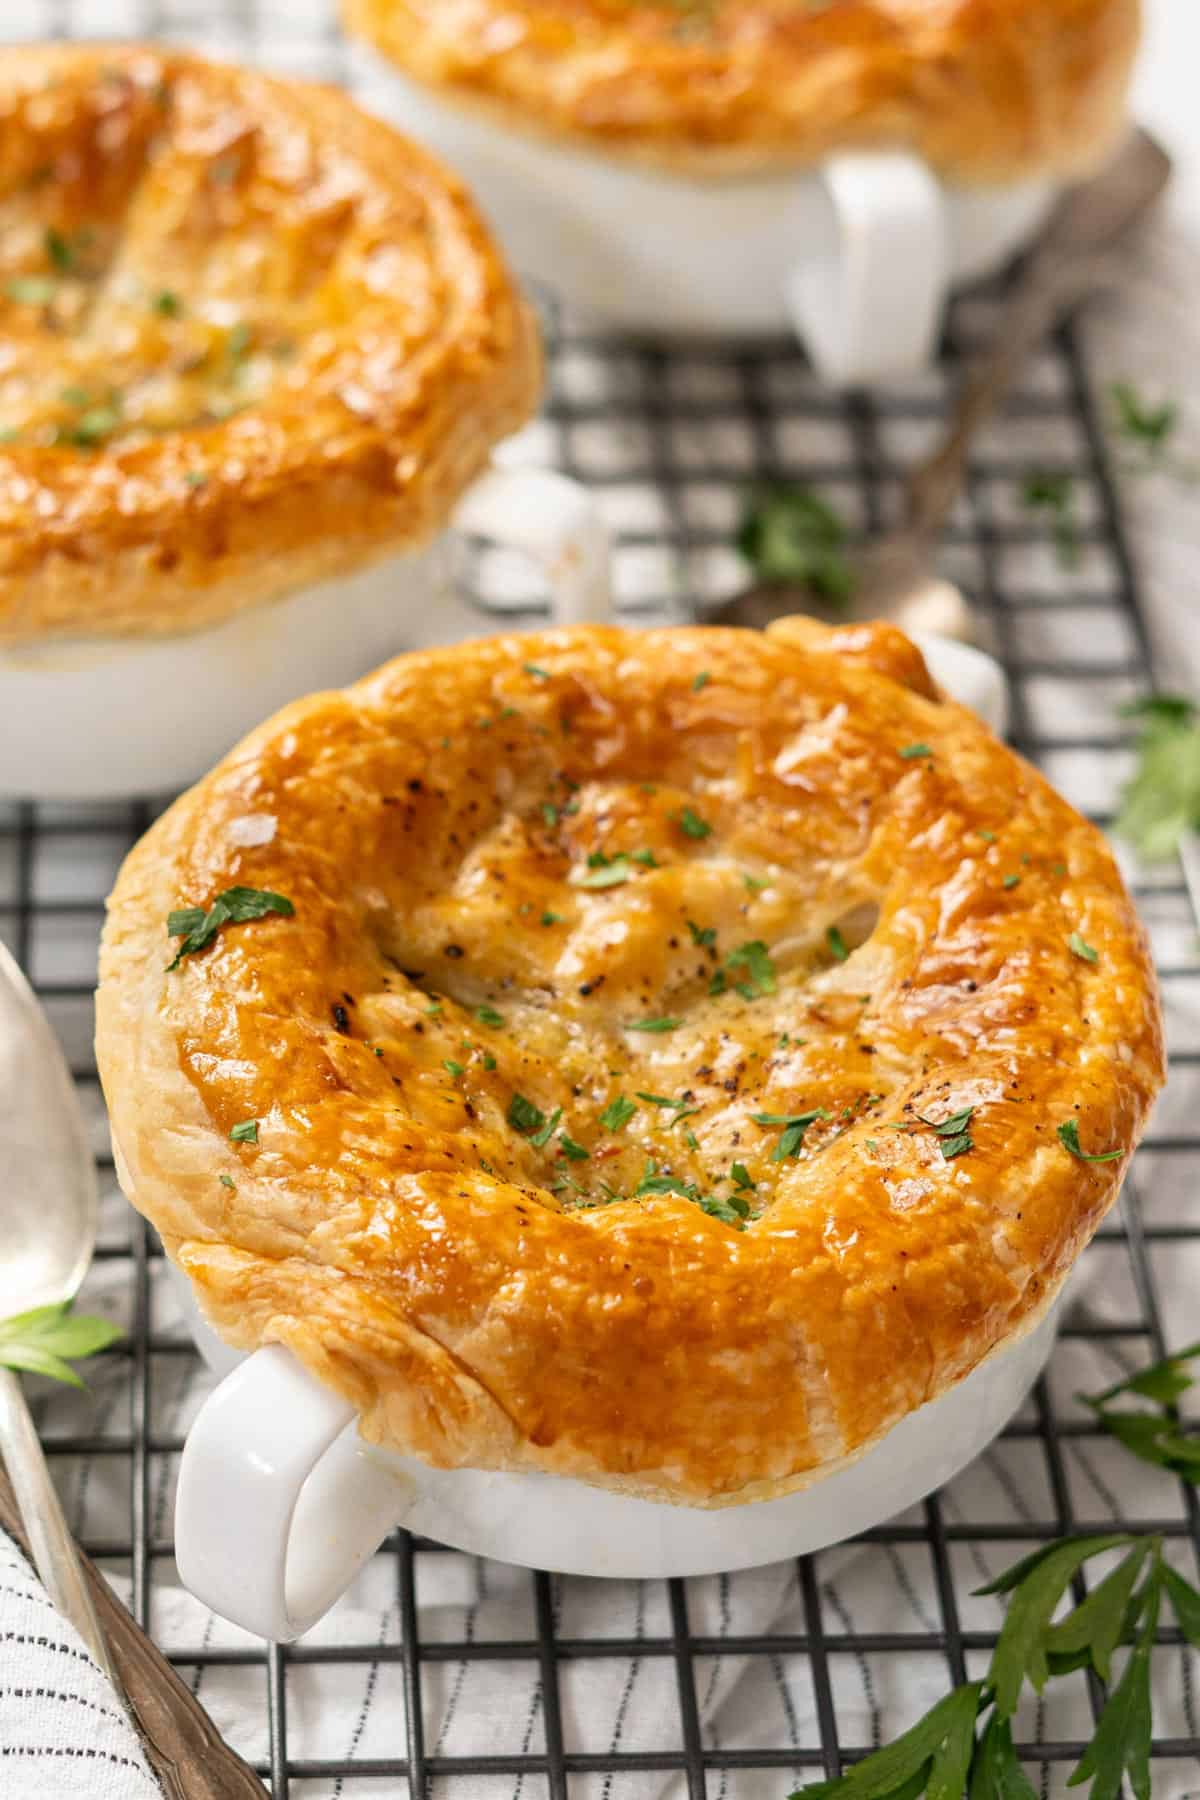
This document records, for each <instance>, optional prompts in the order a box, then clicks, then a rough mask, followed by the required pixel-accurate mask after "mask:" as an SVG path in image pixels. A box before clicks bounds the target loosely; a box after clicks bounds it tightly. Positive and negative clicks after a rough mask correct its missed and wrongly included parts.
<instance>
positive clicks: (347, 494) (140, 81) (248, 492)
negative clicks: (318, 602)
mask: <svg viewBox="0 0 1200 1800" xmlns="http://www.w3.org/2000/svg"><path fill="white" fill-rule="evenodd" d="M0 336H2V338H3V347H2V350H0V646H13V645H24V644H27V643H35V642H38V641H42V640H45V639H46V638H52V637H70V638H81V637H83V638H86V637H96V636H100V637H103V636H108V635H112V634H119V633H134V634H154V633H161V632H173V631H183V630H192V629H195V628H198V627H202V626H207V625H212V624H216V623H218V622H220V621H221V620H222V619H225V618H227V617H229V616H231V615H232V614H234V613H236V612H239V611H241V610H242V609H244V608H246V607H248V606H251V605H254V604H259V603H262V602H265V601H268V600H271V599H274V598H276V597H279V596H282V595H284V594H287V593H290V592H293V591H295V590H297V589H299V588H302V587H306V586H308V585H310V584H316V583H319V582H322V581H326V580H329V579H331V578H332V577H335V576H339V575H342V574H346V573H349V572H350V571H352V570H355V569H358V568H360V567H362V566H364V565H366V564H368V563H370V562H372V561H374V560H377V559H379V558H381V557H383V556H385V555H387V554H389V553H393V552H397V551H402V550H406V549H409V548H410V547H413V546H416V545H419V544H421V543H423V542H425V541H426V540H427V539H429V538H430V537H432V536H433V535H434V534H435V533H436V532H437V531H438V530H439V529H440V528H441V526H442V524H443V522H444V521H445V519H446V517H447V516H448V514H449V513H450V511H451V509H452V507H453V505H454V503H455V501H456V500H457V499H458V498H459V496H460V495H461V494H462V493H463V492H464V490H465V489H466V488H467V487H468V486H469V485H470V483H471V481H472V480H473V479H474V477H475V476H476V475H477V474H478V473H479V472H480V471H481V469H483V467H484V466H485V465H486V463H487V460H488V456H489V453H490V451H491V449H492V447H493V446H494V445H495V444H496V442H497V441H498V440H499V439H500V438H502V437H504V436H505V435H507V434H508V433H509V432H511V431H513V430H515V429H516V428H517V426H519V425H520V424H522V423H523V422H524V420H525V419H526V418H527V417H528V415H529V413H530V412H531V410H532V408H533V405H534V402H535V400H536V396H537V390H538V384H539V357H538V350H537V343H536V335H535V331H534V328H533V324H532V321H531V318H530V316H529V314H528V312H527V309H526V307H525V305H524V303H523V301H522V300H521V298H520V296H519V294H518V292H517V290H516V288H515V286H514V284H513V282H512V281H511V279H510V277H509V274H508V272H507V270H506V269H505V267H504V264H503V262H502V261H501V259H500V256H499V253H498V252H497V250H496V248H495V246H494V244H493V243H492V240H491V238H490V237H489V235H488V233H487V231H486V230H485V228H484V226H483V224H482V222H481V220H480V218H479V216H478V214H477V213H476V211H475V209H474V207H473V205H472V203H471V202H470V200H469V199H468V197H467V196H466V194H465V192H464V190H463V189H462V187H461V186H460V185H459V183H458V182H457V181H456V180H455V179H454V177H452V176H451V175H450V174H449V173H448V172H447V171H446V170H445V169H443V168H442V167H441V166H440V165H439V164H438V163H437V162H435V161H434V159H433V158H432V157H429V156H427V155H426V154H424V153H423V152H422V151H421V150H419V149H418V148H417V147H416V146H415V145H413V144H411V143H409V142H408V141H407V140H406V139H404V138H402V137H401V136H400V135H399V134H398V133H396V132H395V131H393V130H392V129H391V128H390V127H388V126H386V125H384V124H382V123H381V122H380V121H379V120H377V119H373V118H371V117H369V116H368V115H366V114H365V113H363V112H361V111H360V110H359V109H358V108H357V107H355V106H354V105H353V104H352V103H351V102H350V101H349V100H348V99H347V98H346V96H345V95H344V94H341V93H339V92H337V91H336V90H335V89H332V88H323V87H316V86H314V85H312V84H309V83H303V82H296V81H284V80H278V79H274V78H272V77H269V76H266V75H261V74H257V73H255V72H253V71H250V70H247V69H239V68H235V67H226V66H222V65H219V64H214V63H210V62H206V61H204V60H202V59H201V58H199V57H197V56H192V55H189V54H186V53H184V52H182V51H174V50H165V49H159V48H150V47H147V46H118V45H103V46H70V45H59V46H56V47H38V48H29V49H15V50H14V49H10V50H6V51H5V53H4V58H3V67H2V69H0Z"/></svg>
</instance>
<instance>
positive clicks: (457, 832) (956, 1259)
mask: <svg viewBox="0 0 1200 1800" xmlns="http://www.w3.org/2000/svg"><path fill="white" fill-rule="evenodd" d="M98 1055H99V1062H100V1069H101V1074H102V1079H103V1082H104V1089H105V1093H106V1096H107V1099H108V1104H109V1108H110V1111H111V1117H112V1128H113V1138H114V1144H115V1148H116V1156H117V1168H118V1172H119V1175H120V1179H121V1182H122V1185H123V1186H124V1188H125V1191H126V1193H127V1194H128V1196H129V1198H130V1199H131V1200H132V1202H133V1204H134V1205H135V1206H136V1207H137V1208H138V1209H139V1210H140V1211H141V1212H143V1213H144V1214H145V1216H146V1217H147V1218H148V1219H150V1220H151V1221H152V1223H153V1224H154V1225H155V1226H156V1227H157V1228H158V1230H159V1232H160V1233H161V1235H162V1238H163V1241H164V1243H165V1245H166V1248H167V1252H168V1254H169V1255H170V1256H171V1257H172V1258H173V1259H174V1260H175V1261H176V1262H177V1263H178V1264H179V1266H180V1267H181V1268H182V1269H183V1270H184V1271H185V1272H186V1273H187V1275H188V1276H189V1277H190V1278H191V1281H192V1283H193V1284H194V1287H195V1291H196V1294H197V1297H198V1299H199V1302H200V1305H201V1308H202V1310H203V1312H204V1313H205V1315H206V1316H207V1318H208V1319H209V1320H210V1321H211V1322H212V1324H213V1325H214V1326H215V1327H216V1329H217V1330H218V1332H219V1333H220V1334H221V1336H222V1337H224V1338H225V1339H226V1340H228V1342H230V1343H231V1344H233V1345H236V1346H238V1347H240V1348H244V1349H250V1348H253V1347H255V1346H257V1345H260V1344H264V1343H281V1344H285V1345H287V1346H288V1347H289V1348H290V1349H291V1350H292V1351H293V1352H294V1353H295V1355H296V1356H297V1357H299V1359H300V1360H301V1361H302V1362H303V1363H304V1364H305V1365H306V1366H307V1367H308V1369H309V1370H310V1371H312V1372H313V1373H314V1374H315V1375H316V1376H317V1377H318V1378H319V1379H320V1380H321V1381H322V1382H324V1383H327V1384H328V1385H329V1386H330V1387H332V1388H334V1389H336V1390H337V1391H338V1392H339V1393H340V1394H341V1395H343V1396H344V1397H346V1398H347V1399H348V1400H349V1401H350V1402H351V1403H352V1404H353V1405H354V1406H355V1407H356V1408H357V1409H358V1411H359V1413H360V1415H361V1421H362V1431H363V1435H364V1436H365V1437H366V1438H367V1439H368V1440H370V1441H371V1442H373V1443H377V1444H382V1445H386V1446H388V1447H389V1448H392V1449H396V1450H399V1451H402V1452H405V1453H410V1454H415V1455H416V1456H418V1457H420V1458H423V1459H425V1460H426V1461H427V1462H429V1463H431V1464H434V1465H437V1466H442V1467H447V1466H470V1467H480V1468H489V1469H505V1470H542V1471H546V1472H549V1473H553V1474H559V1475H570V1476H577V1477H582V1478H583V1479H585V1480H587V1481H590V1482H595V1483H600V1484H606V1485H610V1486H614V1487H617V1488H620V1489H623V1490H627V1491H628V1492H631V1493H634V1494H638V1495H643V1496H646V1497H650V1498H654V1499H662V1500H671V1501H678V1502H683V1503H685V1504H688V1505H693V1506H713V1505H720V1504H723V1503H729V1502H735V1501H744V1500H752V1499H757V1498H762V1497H766V1496H769V1495H773V1494H777V1493H781V1492H784V1491H786V1490H788V1489H789V1488H791V1487H796V1486H800V1485H803V1484H805V1483H807V1482H811V1481H813V1480H814V1479H817V1478H819V1477H820V1476H822V1475H823V1474H826V1473H829V1472H830V1471H832V1470H834V1469H835V1468H837V1467H838V1466H840V1465H842V1464H843V1463H844V1462H846V1460H847V1459H849V1458H853V1457H854V1456H856V1455H857V1454H859V1453H861V1452H862V1451H863V1450H864V1449H865V1448H867V1447H868V1446H869V1445H870V1444H871V1443H872V1442H873V1441H874V1440H876V1439H878V1438H879V1437H880V1436H881V1435H882V1434H883V1433H885V1432H887V1431H888V1430H889V1429H890V1427H892V1426H893V1425H895V1424H896V1423H897V1421H898V1420H900V1419H901V1418H903V1417H904V1416H905V1415H906V1414H907V1413H909V1412H910V1411H912V1410H913V1409H915V1408H916V1407H919V1406H920V1405H921V1404H922V1403H923V1402H925V1401H927V1400H930V1399H933V1398H934V1397H936V1396H937V1395H939V1394H941V1393H942V1392H944V1391H945V1390H946V1389H947V1388H949V1387H950V1386H951V1385H952V1384H954V1383H955V1382H957V1381H959V1380H960V1379H961V1378H962V1377H963V1376H964V1375H966V1374H967V1373H968V1372H969V1371H970V1370H971V1369H972V1368H974V1367H975V1366H976V1365H977V1364H978V1363H979V1362H980V1361H981V1360H982V1359H983V1358H984V1357H986V1356H987V1355H988V1354H989V1353H990V1352H992V1351H994V1350H996V1349H997V1348H998V1347H1000V1346H1002V1345H1004V1344H1005V1343H1006V1342H1008V1341H1011V1340H1012V1339H1014V1338H1015V1337H1017V1336H1018V1335H1019V1334H1022V1333H1024V1332H1025V1331H1026V1330H1028V1329H1029V1328H1030V1327H1031V1325H1032V1324H1033V1323H1034V1322H1036V1320H1037V1319H1038V1318H1039V1317H1040V1316H1041V1315H1042V1314H1043V1312H1044V1310H1045V1309H1046V1308H1047V1306H1048V1305H1049V1304H1050V1302H1051V1301H1052V1300H1053V1298H1054V1296H1055V1295H1056V1293H1057V1292H1058V1290H1059V1288H1060V1286H1061V1284H1062V1282H1063V1280H1064V1279H1065V1277H1066V1275H1067V1273H1068V1271H1069V1269H1070V1267H1071V1264H1072V1262H1073V1260H1074V1258H1075V1257H1076V1255H1077V1254H1078V1253H1079V1251H1080V1250H1081V1248H1082V1247H1083V1245H1084V1244H1085V1243H1086V1242H1087V1240H1088V1238H1089V1237H1090V1236H1091V1234H1092V1232H1093V1231H1094V1229H1095V1227H1096V1225H1097V1223H1098V1222H1099V1220H1100V1219H1101V1218H1102V1217H1103V1215H1104V1213H1105V1212H1106V1211H1107V1209H1108V1207H1109V1206H1110V1205H1111V1203H1112V1201H1113V1199H1114V1196H1115V1194H1116V1192H1117V1188H1118V1186H1119V1183H1120V1178H1121V1175H1122V1172H1123V1170H1124V1168H1125V1166H1126V1163H1127V1161H1128V1158H1129V1156H1130V1154H1131V1152H1132V1150H1133V1148H1134V1145H1135V1144H1136V1142H1137V1139H1138V1136H1139V1133H1140V1131H1141V1129H1142V1126H1143V1123H1144V1120H1145V1117H1146V1113H1147V1110H1148V1108H1149V1105H1150V1103H1151V1101H1152V1099H1153V1097H1154V1095H1155V1093H1156V1091H1157V1089H1158V1088H1159V1086H1160V1084H1161V1081H1162V1078H1163V1043H1162V1031H1161V1024H1160V1017H1159V1008H1158V1002H1157V998H1156V991H1155V983H1154V976H1153V973H1152V970H1151V965H1150V961H1149V958H1148V955H1147V949H1146V944H1145V941H1144V938H1143V935H1142V933H1141V930H1140V929H1139V926H1138V923H1137V920H1136V917H1135V915H1134V912H1133V909H1132V907H1131V904H1130V901H1129V899H1128V896H1127V895H1126V893H1125V891H1124V889H1123V887H1122V885H1121V881H1120V879H1119V876H1118V874H1117V871H1116V868H1115V866H1114V863H1113V860H1112V857H1111V855H1110V854H1109V851H1108V849H1107V848H1106V846H1105V843H1104V840H1103V838H1102V837H1101V836H1100V834H1099V832H1098V831H1096V830H1095V828H1094V827H1093V826H1091V825H1090V824H1088V823H1087V822H1086V821H1085V820H1084V819H1082V818H1081V817H1079V815H1078V814H1077V813H1075V812H1074V811H1073V810H1072V808H1071V807H1070V806H1068V805H1067V803H1066V802H1065V801H1064V800H1063V799H1061V798H1060V797H1059V796H1058V795H1057V794H1056V793H1055V792H1054V791H1053V790H1052V789H1051V788H1050V787H1049V786H1048V785H1047V783H1046V782H1045V781H1044V780H1043V779H1042V778H1041V776H1040V775H1038V774H1037V773H1036V772H1035V771H1034V770H1033V769H1031V768H1030V767H1028V766H1027V765H1026V764H1025V763H1023V762H1022V761H1020V759H1019V758H1017V757H1016V756H1015V755H1013V754H1012V753H1011V752H1010V751H1008V750H1007V749H1005V748H1004V747H1003V746H1002V745H1001V744H999V743H998V742H997V741H996V740H995V739H994V738H992V737H991V735H990V734H989V733H988V732H987V730H986V729H985V728H984V727H983V726H982V725H981V724H980V722H979V721H978V720H977V719H976V718H975V716H974V715H973V714H971V713H969V712H967V711H966V710H964V709H963V708H962V707H960V706H957V705H954V704H952V703H950V702H948V701H946V700H944V699H941V698H939V696H938V694H937V693H936V692H935V691H934V689H933V688H932V686H931V683H930V681H929V678H928V676H927V673H926V671H925V668H924V664H923V662H922V660H921V658H920V655H919V654H918V652H917V651H916V650H914V648H913V647H912V646H911V645H910V644H909V643H908V641H907V640H906V639H905V638H903V637H902V636H901V635H900V634H899V633H898V632H897V631H896V630H895V629H894V628H890V627H886V626H872V627H859V628H854V629H849V628H847V629H842V630H837V631H831V632H827V631H825V629H824V628H822V627H819V626H816V625H815V624H812V623H811V622H807V621H805V622H800V621H796V622H791V623H790V624H784V625H782V626H779V627H776V628H773V629H772V630H771V631H770V632H769V633H767V634H766V635H765V636H764V635H759V634H756V633H751V632H741V631H733V630H715V629H703V628H695V629H674V630H663V631H651V632H627V631H622V630H620V629H617V628H613V627H580V628H578V629H574V630H566V631H559V632H553V633H547V634H544V635H542V636H534V637H530V636H522V637H516V636H509V637H500V638H494V639H490V640H486V641H482V642H476V643H472V644H469V645H462V646H458V647H455V648H451V649H446V650H435V651H430V652H424V653H421V654H417V655H412V656H408V657H402V658H400V659H398V660H396V661H395V662H393V663H391V664H389V665H387V666H386V667H385V668H383V669H381V670H379V671H378V672H377V673H376V674H375V675H373V676H371V677H370V678H369V679H367V680H366V681H363V682H361V683H359V684H358V685H357V686H356V687H353V688H350V689H348V690H346V691H345V692H338V693H328V694H320V695H317V696H315V697H313V698H311V699H308V700H305V701H301V702H298V703H297V704H295V705H293V706H291V707H288V708H287V709H286V710H285V711H283V712H282V713H280V714H279V715H278V716H277V717H276V718H274V719H273V720H271V721H269V722H268V723H267V724H266V725H264V726H262V727H261V728H260V729H259V730H258V731H257V732H255V733H254V734H253V735H252V736H251V737H249V738H248V739H247V740H246V741H245V742H244V743H243V744H242V745H241V747H240V748H239V749H238V750H236V751H234V752H233V753H232V754H231V755H230V756H229V757H228V758H227V759H226V760H225V761H224V762H223V763H222V764H220V765H219V766H218V767H217V768H216V769H215V770H214V771H213V773H212V774H210V775H209V776H208V777H206V779H205V780H203V781H202V782H200V784H199V785H198V786H196V787H195V788H193V789H192V790H191V791H190V792H189V793H187V794H185V795H184V796H183V798H182V799H180V800H179V801H178V802H177V803H176V804H175V805H174V806H173V807H172V808H171V810H170V811H169V812H167V813H166V814H164V816H163V817H162V818H161V819H160V820H159V821H158V822H157V823H156V824H155V825H154V827H153V828H152V829H151V831H150V832H149V833H148V834H147V836H146V837H145V838H144V839H143V840H142V841H141V843H140V844H139V845H138V846H137V847H136V848H135V849H134V851H133V852H132V854H131V855H130V857H129V859H128V860H127V862H126V864H125V866H124V868H123V870H122V872H121V875H120V878H119V880H118V882H117V886H116V889H115V891H114V893H113V896H112V899H111V902H110V910H109V917H108V923H107V927H106V931H105V936H104V946H103V954H102V963H101V982H100V990H99V996H98Z"/></svg>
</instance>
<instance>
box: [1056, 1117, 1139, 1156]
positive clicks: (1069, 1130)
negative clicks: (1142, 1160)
mask: <svg viewBox="0 0 1200 1800" xmlns="http://www.w3.org/2000/svg"><path fill="white" fill-rule="evenodd" d="M1058 1141H1059V1143H1060V1144H1061V1145H1062V1147H1063V1149H1064V1150H1069V1151H1070V1153H1071V1155H1072V1156H1073V1157H1074V1158H1075V1160H1076V1162H1090V1163H1106V1162H1119V1161H1120V1159H1121V1158H1122V1157H1123V1156H1124V1154H1125V1152H1124V1151H1123V1150H1101V1151H1099V1152H1098V1153H1097V1154H1096V1155H1095V1156H1089V1155H1088V1154H1087V1152H1086V1151H1085V1150H1083V1149H1081V1147H1080V1143H1079V1126H1078V1125H1077V1124H1076V1122H1075V1120H1074V1119H1065V1120H1064V1121H1063V1123H1062V1124H1061V1125H1060V1126H1059V1128H1058Z"/></svg>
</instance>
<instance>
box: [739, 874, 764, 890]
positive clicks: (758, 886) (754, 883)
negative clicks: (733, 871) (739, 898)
mask: <svg viewBox="0 0 1200 1800" xmlns="http://www.w3.org/2000/svg"><path fill="white" fill-rule="evenodd" d="M742 881H743V883H744V884H745V888H746V892H747V893H748V894H761V893H762V891H763V889H764V888H766V887H770V885H771V883H770V881H769V880H765V881H764V880H760V878H759V877H758V876H757V875H743V876H742Z"/></svg>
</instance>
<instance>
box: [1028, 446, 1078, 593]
mask: <svg viewBox="0 0 1200 1800" xmlns="http://www.w3.org/2000/svg"><path fill="white" fill-rule="evenodd" d="M1021 501H1022V504H1023V505H1024V506H1026V507H1027V508H1028V509H1029V511H1030V512H1046V513H1049V514H1050V516H1051V518H1052V519H1053V521H1054V527H1053V528H1054V549H1055V553H1056V555H1057V557H1058V561H1059V564H1060V565H1061V566H1062V567H1063V568H1066V569H1069V568H1073V567H1074V565H1075V564H1076V563H1077V562H1078V561H1079V528H1078V526H1077V524H1076V522H1075V484H1074V482H1073V481H1072V480H1071V477H1070V476H1069V475H1063V474H1054V473H1049V472H1047V471H1045V470H1037V471H1035V472H1034V473H1033V474H1031V475H1027V476H1026V477H1025V480H1024V482H1023V483H1022V484H1021Z"/></svg>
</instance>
